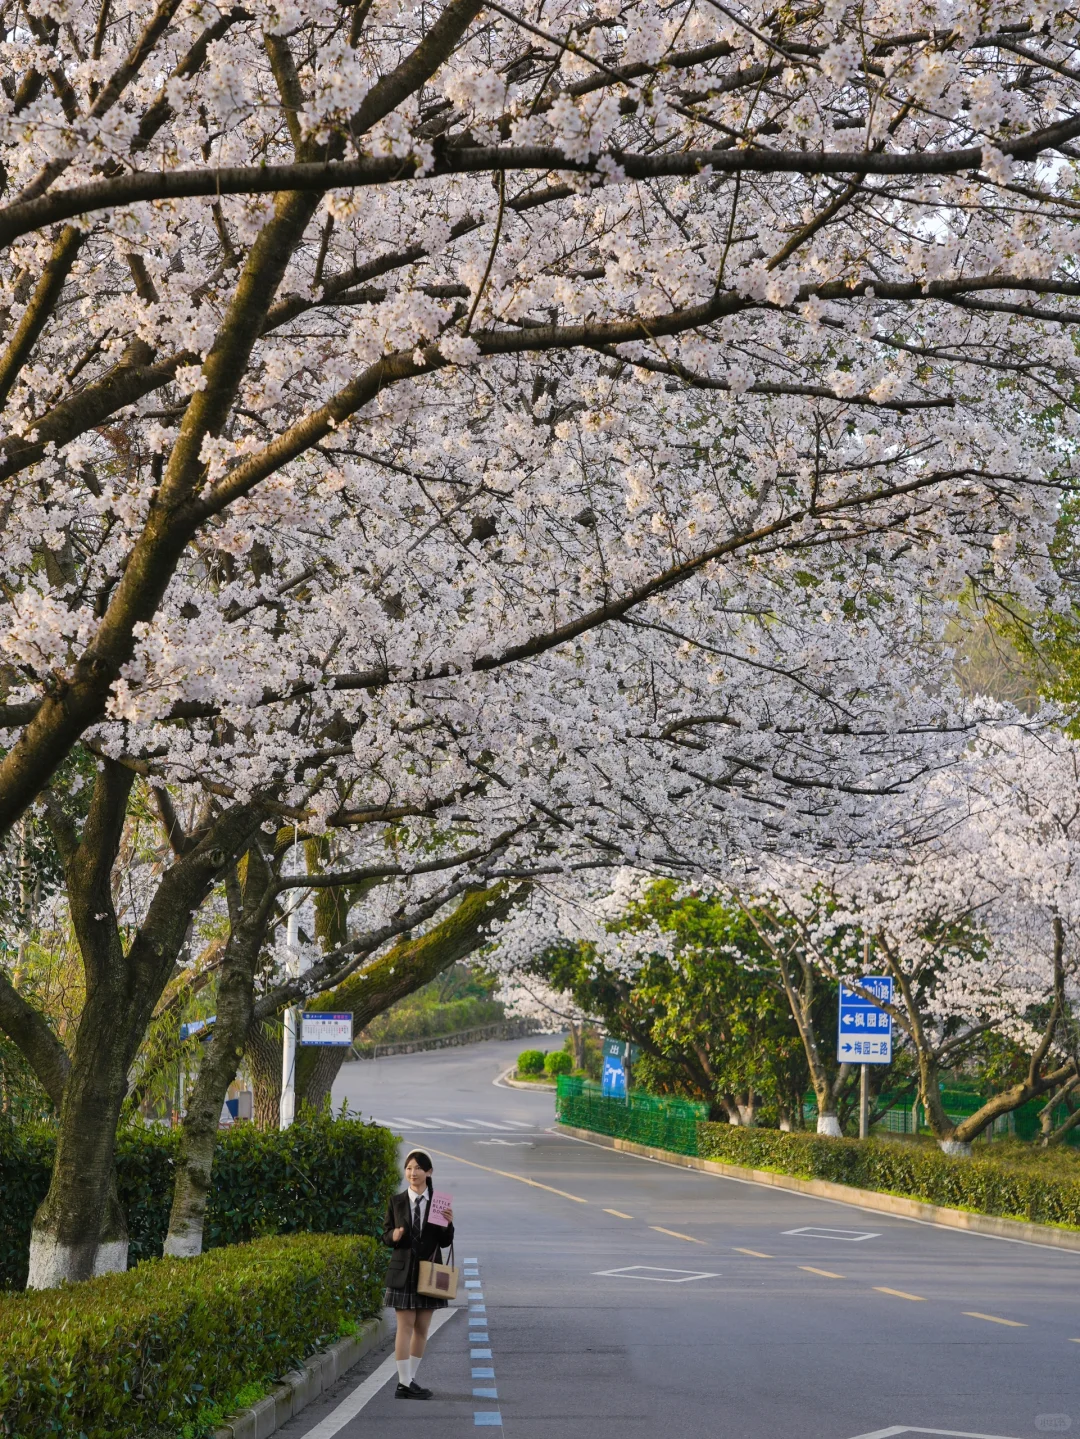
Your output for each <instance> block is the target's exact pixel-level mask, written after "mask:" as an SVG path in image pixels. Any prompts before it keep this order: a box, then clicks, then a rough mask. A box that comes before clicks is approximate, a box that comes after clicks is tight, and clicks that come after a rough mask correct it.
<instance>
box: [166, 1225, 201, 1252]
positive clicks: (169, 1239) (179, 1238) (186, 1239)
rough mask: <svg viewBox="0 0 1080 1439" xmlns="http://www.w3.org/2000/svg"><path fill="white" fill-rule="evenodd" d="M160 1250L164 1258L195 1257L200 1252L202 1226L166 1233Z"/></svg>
mask: <svg viewBox="0 0 1080 1439" xmlns="http://www.w3.org/2000/svg"><path fill="white" fill-rule="evenodd" d="M162 1252H163V1254H164V1256H165V1258H166V1259H197V1258H198V1257H199V1255H200V1254H201V1253H202V1227H201V1226H200V1227H199V1228H194V1227H191V1228H184V1229H182V1230H180V1231H179V1232H178V1233H176V1234H172V1233H170V1234H167V1235H166V1236H165V1245H164V1249H163V1251H162Z"/></svg>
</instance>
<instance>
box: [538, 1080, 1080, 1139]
mask: <svg viewBox="0 0 1080 1439" xmlns="http://www.w3.org/2000/svg"><path fill="white" fill-rule="evenodd" d="M941 1097H942V1099H943V1100H944V1102H945V1112H946V1114H948V1116H949V1118H950V1119H952V1120H954V1121H958V1120H961V1119H965V1118H966V1117H967V1116H968V1115H969V1114H974V1113H975V1111H976V1110H977V1109H979V1108H980V1107H981V1106H982V1105H983V1103H984V1102H985V1101H984V1099H983V1097H982V1096H981V1095H978V1094H971V1093H969V1092H968V1091H967V1090H962V1089H944V1090H942V1096H941ZM888 1099H889V1095H888V1094H885V1095H881V1096H879V1098H878V1105H879V1106H880V1105H881V1103H883V1102H885V1103H887V1102H888ZM1041 1108H1042V1105H1041V1104H1040V1102H1039V1101H1038V1100H1033V1101H1032V1102H1031V1103H1030V1104H1024V1105H1021V1107H1020V1108H1019V1109H1017V1110H1014V1111H1013V1113H1012V1114H1003V1115H1001V1116H1000V1117H999V1118H998V1119H996V1120H995V1121H994V1123H993V1126H992V1128H991V1129H990V1130H988V1131H987V1132H986V1134H985V1135H984V1136H983V1137H982V1141H980V1142H983V1141H985V1140H990V1139H993V1138H996V1137H999V1136H1005V1135H1014V1136H1016V1137H1017V1138H1019V1139H1029V1140H1030V1139H1034V1138H1036V1137H1037V1135H1038V1132H1039V1111H1040V1109H1041ZM555 1113H556V1117H557V1118H558V1119H559V1120H560V1121H561V1122H562V1123H563V1124H571V1125H573V1126H574V1127H575V1128H576V1129H589V1130H592V1132H593V1133H594V1134H608V1135H611V1136H612V1137H613V1138H616V1139H629V1140H631V1141H632V1142H633V1143H635V1144H647V1145H649V1146H651V1147H652V1148H654V1149H667V1150H670V1151H672V1152H673V1153H675V1154H697V1153H698V1152H699V1151H698V1132H697V1126H698V1124H699V1123H700V1122H701V1121H702V1120H704V1119H708V1117H709V1110H708V1106H707V1105H705V1104H696V1103H693V1102H692V1101H690V1100H686V1099H668V1098H664V1097H662V1096H659V1095H655V1094H645V1093H643V1092H642V1091H640V1090H632V1091H631V1093H630V1095H629V1096H628V1098H626V1099H614V1098H612V1097H611V1096H610V1095H606V1094H604V1092H603V1090H602V1089H601V1087H600V1085H599V1084H595V1083H593V1081H592V1080H589V1079H578V1078H576V1077H574V1076H572V1075H569V1074H560V1075H559V1077H558V1093H557V1095H556V1098H555ZM816 1115H817V1107H816V1104H815V1102H814V1098H813V1096H812V1095H808V1096H807V1100H806V1103H805V1104H804V1106H803V1122H804V1124H805V1125H806V1127H807V1128H808V1129H811V1130H812V1129H813V1128H814V1120H815V1118H816ZM1066 1115H1067V1111H1066V1110H1065V1109H1064V1108H1062V1110H1061V1113H1060V1116H1055V1122H1060V1121H1061V1120H1063V1119H1064V1118H1065V1117H1066ZM873 1132H874V1133H875V1134H883V1133H885V1134H929V1132H930V1131H929V1128H928V1126H927V1123H926V1113H925V1111H924V1109H923V1106H922V1104H921V1103H919V1101H918V1100H915V1099H913V1098H912V1096H910V1095H905V1096H904V1097H902V1098H901V1099H900V1100H899V1101H898V1102H897V1103H896V1104H895V1105H894V1106H893V1107H892V1108H891V1109H890V1110H889V1111H888V1112H887V1113H886V1114H885V1115H884V1116H883V1117H882V1118H881V1119H880V1120H879V1121H878V1123H877V1124H875V1125H874V1128H873ZM1067 1139H1068V1142H1069V1143H1071V1144H1080V1133H1077V1131H1075V1130H1074V1131H1073V1133H1072V1134H1070V1135H1068V1136H1067Z"/></svg>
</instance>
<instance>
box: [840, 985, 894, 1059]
mask: <svg viewBox="0 0 1080 1439" xmlns="http://www.w3.org/2000/svg"><path fill="white" fill-rule="evenodd" d="M858 983H859V984H860V985H861V986H862V988H863V989H866V990H869V991H870V993H871V994H873V995H875V996H876V998H877V1000H878V1001H879V1002H880V1003H883V1004H891V1003H892V997H893V982H892V976H891V975H887V974H871V975H867V976H866V977H865V978H863V979H860V980H859V981H858ZM836 1058H837V1061H838V1062H839V1063H841V1064H891V1063H892V1015H891V1014H887V1013H886V1011H885V1010H883V1009H879V1008H878V1005H877V1004H875V1003H874V1001H873V1000H871V999H867V998H866V996H865V995H862V994H856V993H855V991H854V990H851V989H848V987H847V985H846V984H842V985H841V986H840V1015H839V1022H838V1025H837V1035H836Z"/></svg>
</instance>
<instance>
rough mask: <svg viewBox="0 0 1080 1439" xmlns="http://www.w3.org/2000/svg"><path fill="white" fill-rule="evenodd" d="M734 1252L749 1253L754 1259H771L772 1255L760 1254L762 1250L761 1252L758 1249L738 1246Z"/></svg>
mask: <svg viewBox="0 0 1080 1439" xmlns="http://www.w3.org/2000/svg"><path fill="white" fill-rule="evenodd" d="M735 1253H736V1254H749V1255H751V1256H752V1257H753V1258H754V1259H771V1258H772V1257H773V1256H772V1255H771V1254H762V1252H761V1250H760V1249H738V1248H737V1249H736V1250H735Z"/></svg>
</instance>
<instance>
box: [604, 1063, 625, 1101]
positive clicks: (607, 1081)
mask: <svg viewBox="0 0 1080 1439" xmlns="http://www.w3.org/2000/svg"><path fill="white" fill-rule="evenodd" d="M600 1088H601V1093H603V1094H607V1095H609V1096H610V1097H611V1098H612V1099H625V1098H626V1070H625V1069H624V1068H623V1062H622V1055H613V1054H605V1055H604V1072H603V1074H602V1075H601V1076H600Z"/></svg>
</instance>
